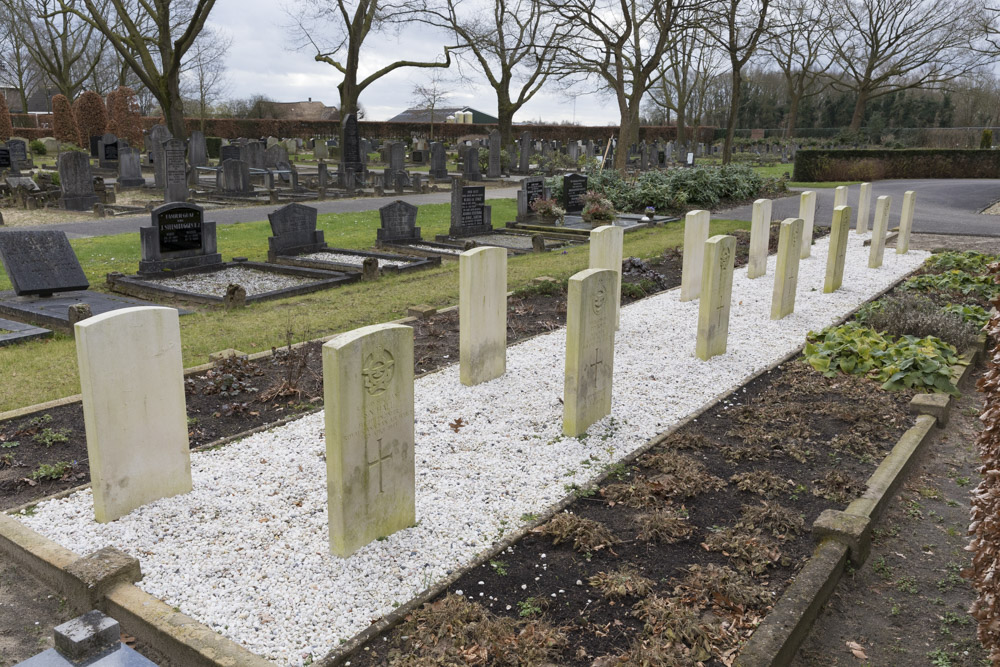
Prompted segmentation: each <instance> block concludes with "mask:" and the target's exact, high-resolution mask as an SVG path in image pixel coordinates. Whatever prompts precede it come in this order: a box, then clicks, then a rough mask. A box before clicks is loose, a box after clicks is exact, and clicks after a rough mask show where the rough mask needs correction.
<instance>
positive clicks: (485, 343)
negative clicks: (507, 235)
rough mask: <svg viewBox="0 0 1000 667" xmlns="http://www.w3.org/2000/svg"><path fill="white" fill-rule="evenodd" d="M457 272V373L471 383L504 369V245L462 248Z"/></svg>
mask: <svg viewBox="0 0 1000 667" xmlns="http://www.w3.org/2000/svg"><path fill="white" fill-rule="evenodd" d="M458 275H459V288H458V293H459V297H458V299H459V301H458V319H459V337H458V347H459V376H460V379H461V381H462V384H464V385H470V386H471V385H476V384H479V383H481V382H487V381H489V380H492V379H494V378H498V377H500V376H501V375H503V374H504V372H505V371H506V370H507V249H506V248H497V247H492V248H490V247H485V248H473V249H472V250H467V251H465V252H463V253H462V254H461V255H459V258H458Z"/></svg>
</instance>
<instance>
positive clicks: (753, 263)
mask: <svg viewBox="0 0 1000 667" xmlns="http://www.w3.org/2000/svg"><path fill="white" fill-rule="evenodd" d="M770 241H771V200H770V199H758V200H757V201H755V202H754V203H753V216H752V217H751V219H750V259H749V261H748V263H747V278H760V277H761V276H763V275H764V274H766V273H767V250H768V246H769V244H770Z"/></svg>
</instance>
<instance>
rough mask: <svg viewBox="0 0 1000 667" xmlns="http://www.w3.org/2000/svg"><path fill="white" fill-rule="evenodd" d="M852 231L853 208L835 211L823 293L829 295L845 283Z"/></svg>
mask: <svg viewBox="0 0 1000 667" xmlns="http://www.w3.org/2000/svg"><path fill="white" fill-rule="evenodd" d="M850 231H851V207H850V206H838V207H837V208H835V209H833V223H832V224H831V225H830V248H829V250H828V251H827V254H826V278H825V279H824V281H823V292H824V293H827V294H829V293H830V292H836V291H837V290H838V289H840V286H841V284H843V282H844V263H845V260H846V259H847V234H848V232H850Z"/></svg>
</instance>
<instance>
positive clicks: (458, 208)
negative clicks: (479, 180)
mask: <svg viewBox="0 0 1000 667" xmlns="http://www.w3.org/2000/svg"><path fill="white" fill-rule="evenodd" d="M490 223H491V221H490V207H489V206H486V188H485V187H484V186H482V185H479V186H466V185H464V184H463V182H462V181H454V182H452V184H451V227H450V228H449V230H448V234H449V235H450V236H473V235H476V234H489V233H490V232H492V231H493V225H492V224H490Z"/></svg>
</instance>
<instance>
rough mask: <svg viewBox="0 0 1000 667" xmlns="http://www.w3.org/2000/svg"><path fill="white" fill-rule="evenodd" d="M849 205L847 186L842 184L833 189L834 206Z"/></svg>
mask: <svg viewBox="0 0 1000 667" xmlns="http://www.w3.org/2000/svg"><path fill="white" fill-rule="evenodd" d="M838 206H847V186H846V185H841V186H838V187H837V188H835V189H834V191H833V207H834V208H837V207H838Z"/></svg>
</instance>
